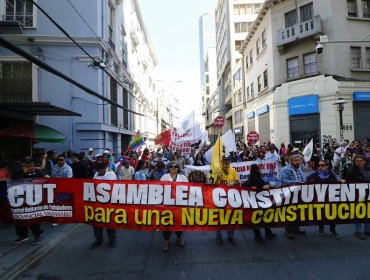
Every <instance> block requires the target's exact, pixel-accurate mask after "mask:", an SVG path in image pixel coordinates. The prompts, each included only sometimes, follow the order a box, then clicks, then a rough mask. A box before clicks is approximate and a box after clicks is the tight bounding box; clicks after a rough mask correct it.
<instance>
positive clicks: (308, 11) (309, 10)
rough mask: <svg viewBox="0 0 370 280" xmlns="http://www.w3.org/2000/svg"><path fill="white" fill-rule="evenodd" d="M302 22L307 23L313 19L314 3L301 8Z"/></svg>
mask: <svg viewBox="0 0 370 280" xmlns="http://www.w3.org/2000/svg"><path fill="white" fill-rule="evenodd" d="M300 14H301V22H302V21H307V20H310V19H312V18H313V5H312V3H310V4H308V5H305V6H302V7H301V8H300Z"/></svg>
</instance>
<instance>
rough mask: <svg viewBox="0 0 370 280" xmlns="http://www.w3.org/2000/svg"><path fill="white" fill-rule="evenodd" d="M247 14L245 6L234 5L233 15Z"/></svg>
mask: <svg viewBox="0 0 370 280" xmlns="http://www.w3.org/2000/svg"><path fill="white" fill-rule="evenodd" d="M246 13H247V5H246V4H240V5H234V15H245V14H246Z"/></svg>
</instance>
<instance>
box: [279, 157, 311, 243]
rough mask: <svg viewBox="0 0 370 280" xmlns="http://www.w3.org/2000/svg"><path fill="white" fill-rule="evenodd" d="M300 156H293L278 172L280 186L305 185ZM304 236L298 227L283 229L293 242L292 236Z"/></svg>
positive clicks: (290, 226) (291, 226) (292, 226)
mask: <svg viewBox="0 0 370 280" xmlns="http://www.w3.org/2000/svg"><path fill="white" fill-rule="evenodd" d="M301 163H302V156H301V155H299V154H293V155H291V156H290V157H289V164H288V165H287V166H285V167H284V168H283V169H282V170H281V172H280V180H281V183H282V184H293V183H298V184H301V183H305V181H306V176H305V175H304V173H303V171H302V168H301ZM295 233H298V234H305V233H306V232H305V231H304V230H301V229H300V228H299V227H298V226H294V225H289V226H286V227H285V236H286V237H287V238H289V239H291V240H294V234H295Z"/></svg>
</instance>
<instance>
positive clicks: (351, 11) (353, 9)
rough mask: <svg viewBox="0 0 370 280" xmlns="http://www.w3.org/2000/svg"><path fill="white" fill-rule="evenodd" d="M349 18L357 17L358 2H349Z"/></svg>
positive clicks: (351, 0) (354, 0)
mask: <svg viewBox="0 0 370 280" xmlns="http://www.w3.org/2000/svg"><path fill="white" fill-rule="evenodd" d="M347 10H348V16H350V17H357V6H356V0H347Z"/></svg>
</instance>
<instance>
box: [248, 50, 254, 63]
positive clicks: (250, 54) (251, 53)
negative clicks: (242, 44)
mask: <svg viewBox="0 0 370 280" xmlns="http://www.w3.org/2000/svg"><path fill="white" fill-rule="evenodd" d="M249 64H250V65H252V64H253V50H250V52H249Z"/></svg>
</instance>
